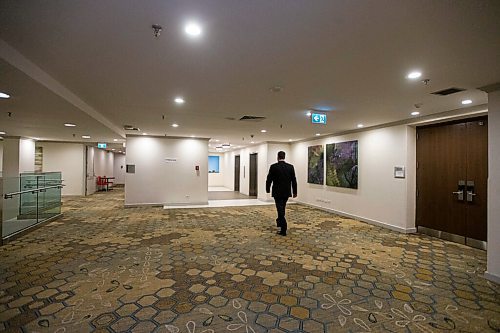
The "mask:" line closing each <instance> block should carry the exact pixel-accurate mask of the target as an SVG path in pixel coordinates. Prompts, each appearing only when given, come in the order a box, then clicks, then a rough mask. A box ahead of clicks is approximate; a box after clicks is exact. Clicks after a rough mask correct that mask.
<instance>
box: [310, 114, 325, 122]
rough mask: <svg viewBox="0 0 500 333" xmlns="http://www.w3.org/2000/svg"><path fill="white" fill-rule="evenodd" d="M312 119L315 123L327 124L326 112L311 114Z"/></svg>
mask: <svg viewBox="0 0 500 333" xmlns="http://www.w3.org/2000/svg"><path fill="white" fill-rule="evenodd" d="M311 121H312V123H313V124H324V125H326V114H324V113H313V114H311Z"/></svg>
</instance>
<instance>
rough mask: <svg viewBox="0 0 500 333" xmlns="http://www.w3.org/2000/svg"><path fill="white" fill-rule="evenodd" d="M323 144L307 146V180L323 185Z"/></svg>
mask: <svg viewBox="0 0 500 333" xmlns="http://www.w3.org/2000/svg"><path fill="white" fill-rule="evenodd" d="M323 156H324V150H323V145H319V146H310V147H308V148H307V161H308V165H307V182H308V183H310V184H319V185H323V182H324V171H325V166H324V162H323V160H324V159H323Z"/></svg>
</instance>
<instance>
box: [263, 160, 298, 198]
mask: <svg viewBox="0 0 500 333" xmlns="http://www.w3.org/2000/svg"><path fill="white" fill-rule="evenodd" d="M271 183H272V184H273V193H272V196H273V197H275V198H288V197H291V196H292V189H293V194H294V195H297V179H296V178H295V169H294V168H293V165H291V164H288V163H286V162H285V161H279V162H278V163H274V164H273V165H271V167H270V168H269V174H268V175H267V180H266V192H267V193H269V190H270V189H271Z"/></svg>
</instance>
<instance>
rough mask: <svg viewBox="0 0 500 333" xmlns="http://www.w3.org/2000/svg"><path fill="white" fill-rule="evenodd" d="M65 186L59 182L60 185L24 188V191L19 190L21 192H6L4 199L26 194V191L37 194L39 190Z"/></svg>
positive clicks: (43, 190)
mask: <svg viewBox="0 0 500 333" xmlns="http://www.w3.org/2000/svg"><path fill="white" fill-rule="evenodd" d="M63 186H66V185H64V184H59V185H54V186H46V187H40V188H36V189H34V190H24V191H19V192H12V193H5V194H4V195H3V197H4V199H12V197H13V196H15V195H21V194H24V193H33V194H35V193H37V192H45V191H46V190H47V189H49V188H63Z"/></svg>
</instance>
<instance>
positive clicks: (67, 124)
mask: <svg viewBox="0 0 500 333" xmlns="http://www.w3.org/2000/svg"><path fill="white" fill-rule="evenodd" d="M64 126H66V127H75V126H76V125H75V124H72V123H65V124H64Z"/></svg>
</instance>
